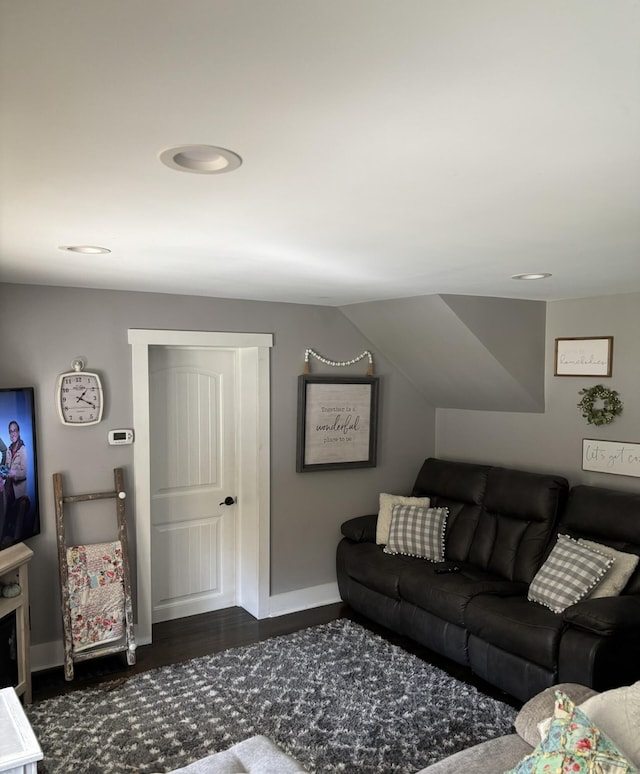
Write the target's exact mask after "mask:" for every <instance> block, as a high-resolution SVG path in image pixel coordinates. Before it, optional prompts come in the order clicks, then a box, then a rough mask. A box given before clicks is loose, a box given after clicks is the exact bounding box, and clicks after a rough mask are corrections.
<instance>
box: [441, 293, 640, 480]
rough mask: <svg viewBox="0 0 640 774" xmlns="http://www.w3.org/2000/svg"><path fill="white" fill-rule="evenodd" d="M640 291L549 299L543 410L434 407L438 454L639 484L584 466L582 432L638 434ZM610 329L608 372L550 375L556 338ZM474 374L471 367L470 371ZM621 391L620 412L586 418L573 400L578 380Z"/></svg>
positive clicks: (618, 436)
mask: <svg viewBox="0 0 640 774" xmlns="http://www.w3.org/2000/svg"><path fill="white" fill-rule="evenodd" d="M639 332H640V294H637V293H635V294H628V295H615V296H600V297H598V298H588V299H580V300H573V301H555V302H552V303H549V304H547V330H546V356H545V404H546V410H545V413H544V414H524V413H514V412H496V411H493V412H485V411H463V410H454V409H438V410H437V411H436V451H437V454H438V456H440V457H445V458H449V459H460V460H469V461H477V462H490V463H495V464H501V465H510V466H512V467H520V468H525V469H528V470H539V471H552V472H557V473H561V474H564V475H565V476H567V478H568V479H569V481H570V482H571V483H572V484H579V483H581V484H590V485H592V486H605V487H610V488H614V489H625V490H631V491H640V479H639V478H633V477H628V476H620V475H611V474H607V473H594V472H586V471H583V470H582V439H583V438H594V439H598V440H607V441H628V442H636V443H637V442H640V397H639V387H640V336H639V335H638V334H639ZM579 336H613V337H614V342H613V375H612V377H611V378H609V379H607V378H602V377H601V378H596V379H593V378H584V377H559V376H554V375H553V372H554V345H555V339H556V338H558V337H559V338H570V337H579ZM469 377H470V379H473V374H470V375H469ZM596 384H604V385H605V386H606V387H609V388H611V389H615V390H617V391H618V392H619V393H620V398H621V400H622V401H623V403H624V409H623V412H622V414H621V415H620V416H619V417H617V418H616V419H615V420H614V421H613V422H612V423H610V424H608V425H604V426H602V427H595V426H594V425H588V424H587V422H586V420H585V419H583V418H582V416H581V414H580V411H579V410H578V408H577V407H576V404H577V403H578V401H579V400H580V396H579V395H578V391H579V390H580V389H582V388H583V387H593V386H594V385H596Z"/></svg>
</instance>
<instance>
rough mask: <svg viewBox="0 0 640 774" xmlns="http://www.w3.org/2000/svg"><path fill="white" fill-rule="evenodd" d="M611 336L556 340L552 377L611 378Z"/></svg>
mask: <svg viewBox="0 0 640 774" xmlns="http://www.w3.org/2000/svg"><path fill="white" fill-rule="evenodd" d="M612 368H613V336H598V337H596V338H593V339H589V338H572V339H556V356H555V371H554V376H611V372H612Z"/></svg>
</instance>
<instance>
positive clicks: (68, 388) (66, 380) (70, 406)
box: [58, 371, 102, 425]
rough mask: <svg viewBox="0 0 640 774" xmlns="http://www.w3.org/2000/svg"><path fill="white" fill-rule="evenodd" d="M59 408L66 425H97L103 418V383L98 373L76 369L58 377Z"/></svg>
mask: <svg viewBox="0 0 640 774" xmlns="http://www.w3.org/2000/svg"><path fill="white" fill-rule="evenodd" d="M58 410H59V413H60V419H61V420H62V421H63V422H64V424H65V425H95V424H97V423H98V422H99V421H100V420H101V419H102V384H101V382H100V377H99V376H98V375H97V374H92V373H89V372H86V373H85V372H83V371H74V372H70V373H66V374H61V375H60V377H59V379H58Z"/></svg>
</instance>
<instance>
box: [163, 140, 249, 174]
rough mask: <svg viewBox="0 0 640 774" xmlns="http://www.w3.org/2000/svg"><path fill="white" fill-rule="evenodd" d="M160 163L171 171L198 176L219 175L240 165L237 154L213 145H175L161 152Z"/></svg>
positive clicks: (240, 161)
mask: <svg viewBox="0 0 640 774" xmlns="http://www.w3.org/2000/svg"><path fill="white" fill-rule="evenodd" d="M160 161H161V162H162V163H163V164H166V165H167V166H168V167H170V168H171V169H177V170H178V171H180V172H195V173H196V174H199V175H221V174H222V173H223V172H231V171H232V170H234V169H237V168H238V167H239V166H240V164H242V159H241V158H240V156H238V154H237V153H234V152H233V151H230V150H226V148H217V147H216V146H215V145H177V146H176V147H175V148H167V149H166V150H163V151H162V153H161V154H160Z"/></svg>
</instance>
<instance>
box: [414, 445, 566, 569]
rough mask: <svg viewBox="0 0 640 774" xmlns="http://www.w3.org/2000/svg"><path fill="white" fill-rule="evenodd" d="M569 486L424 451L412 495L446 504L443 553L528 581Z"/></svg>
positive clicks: (548, 477)
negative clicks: (443, 457) (448, 458)
mask: <svg viewBox="0 0 640 774" xmlns="http://www.w3.org/2000/svg"><path fill="white" fill-rule="evenodd" d="M568 491H569V483H568V482H567V480H566V479H565V478H562V477H560V476H552V475H547V474H542V473H528V472H525V471H520V470H511V469H508V468H499V467H491V466H489V465H478V464H475V463H468V462H454V461H449V460H440V459H436V458H434V457H430V458H429V459H427V460H425V462H424V464H423V465H422V468H421V469H420V472H419V473H418V476H417V478H416V482H415V484H414V487H413V492H412V495H413V496H414V497H429V498H430V499H431V505H432V506H434V507H435V506H446V507H447V508H449V518H448V521H447V532H446V537H445V558H446V559H447V560H449V561H455V562H471V563H472V564H474V565H476V566H477V567H480V568H481V569H483V570H488V571H490V572H493V573H495V574H496V575H499V576H500V577H503V578H505V579H507V580H513V581H521V582H524V583H530V582H531V580H532V578H533V576H534V575H535V574H536V572H537V571H538V569H539V568H540V566H541V565H542V562H543V561H544V557H545V550H546V548H547V547H548V545H549V541H550V538H551V536H552V535H554V534H555V527H556V526H557V521H558V518H559V515H560V510H561V508H562V507H563V506H564V504H565V502H566V498H567V494H568Z"/></svg>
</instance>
